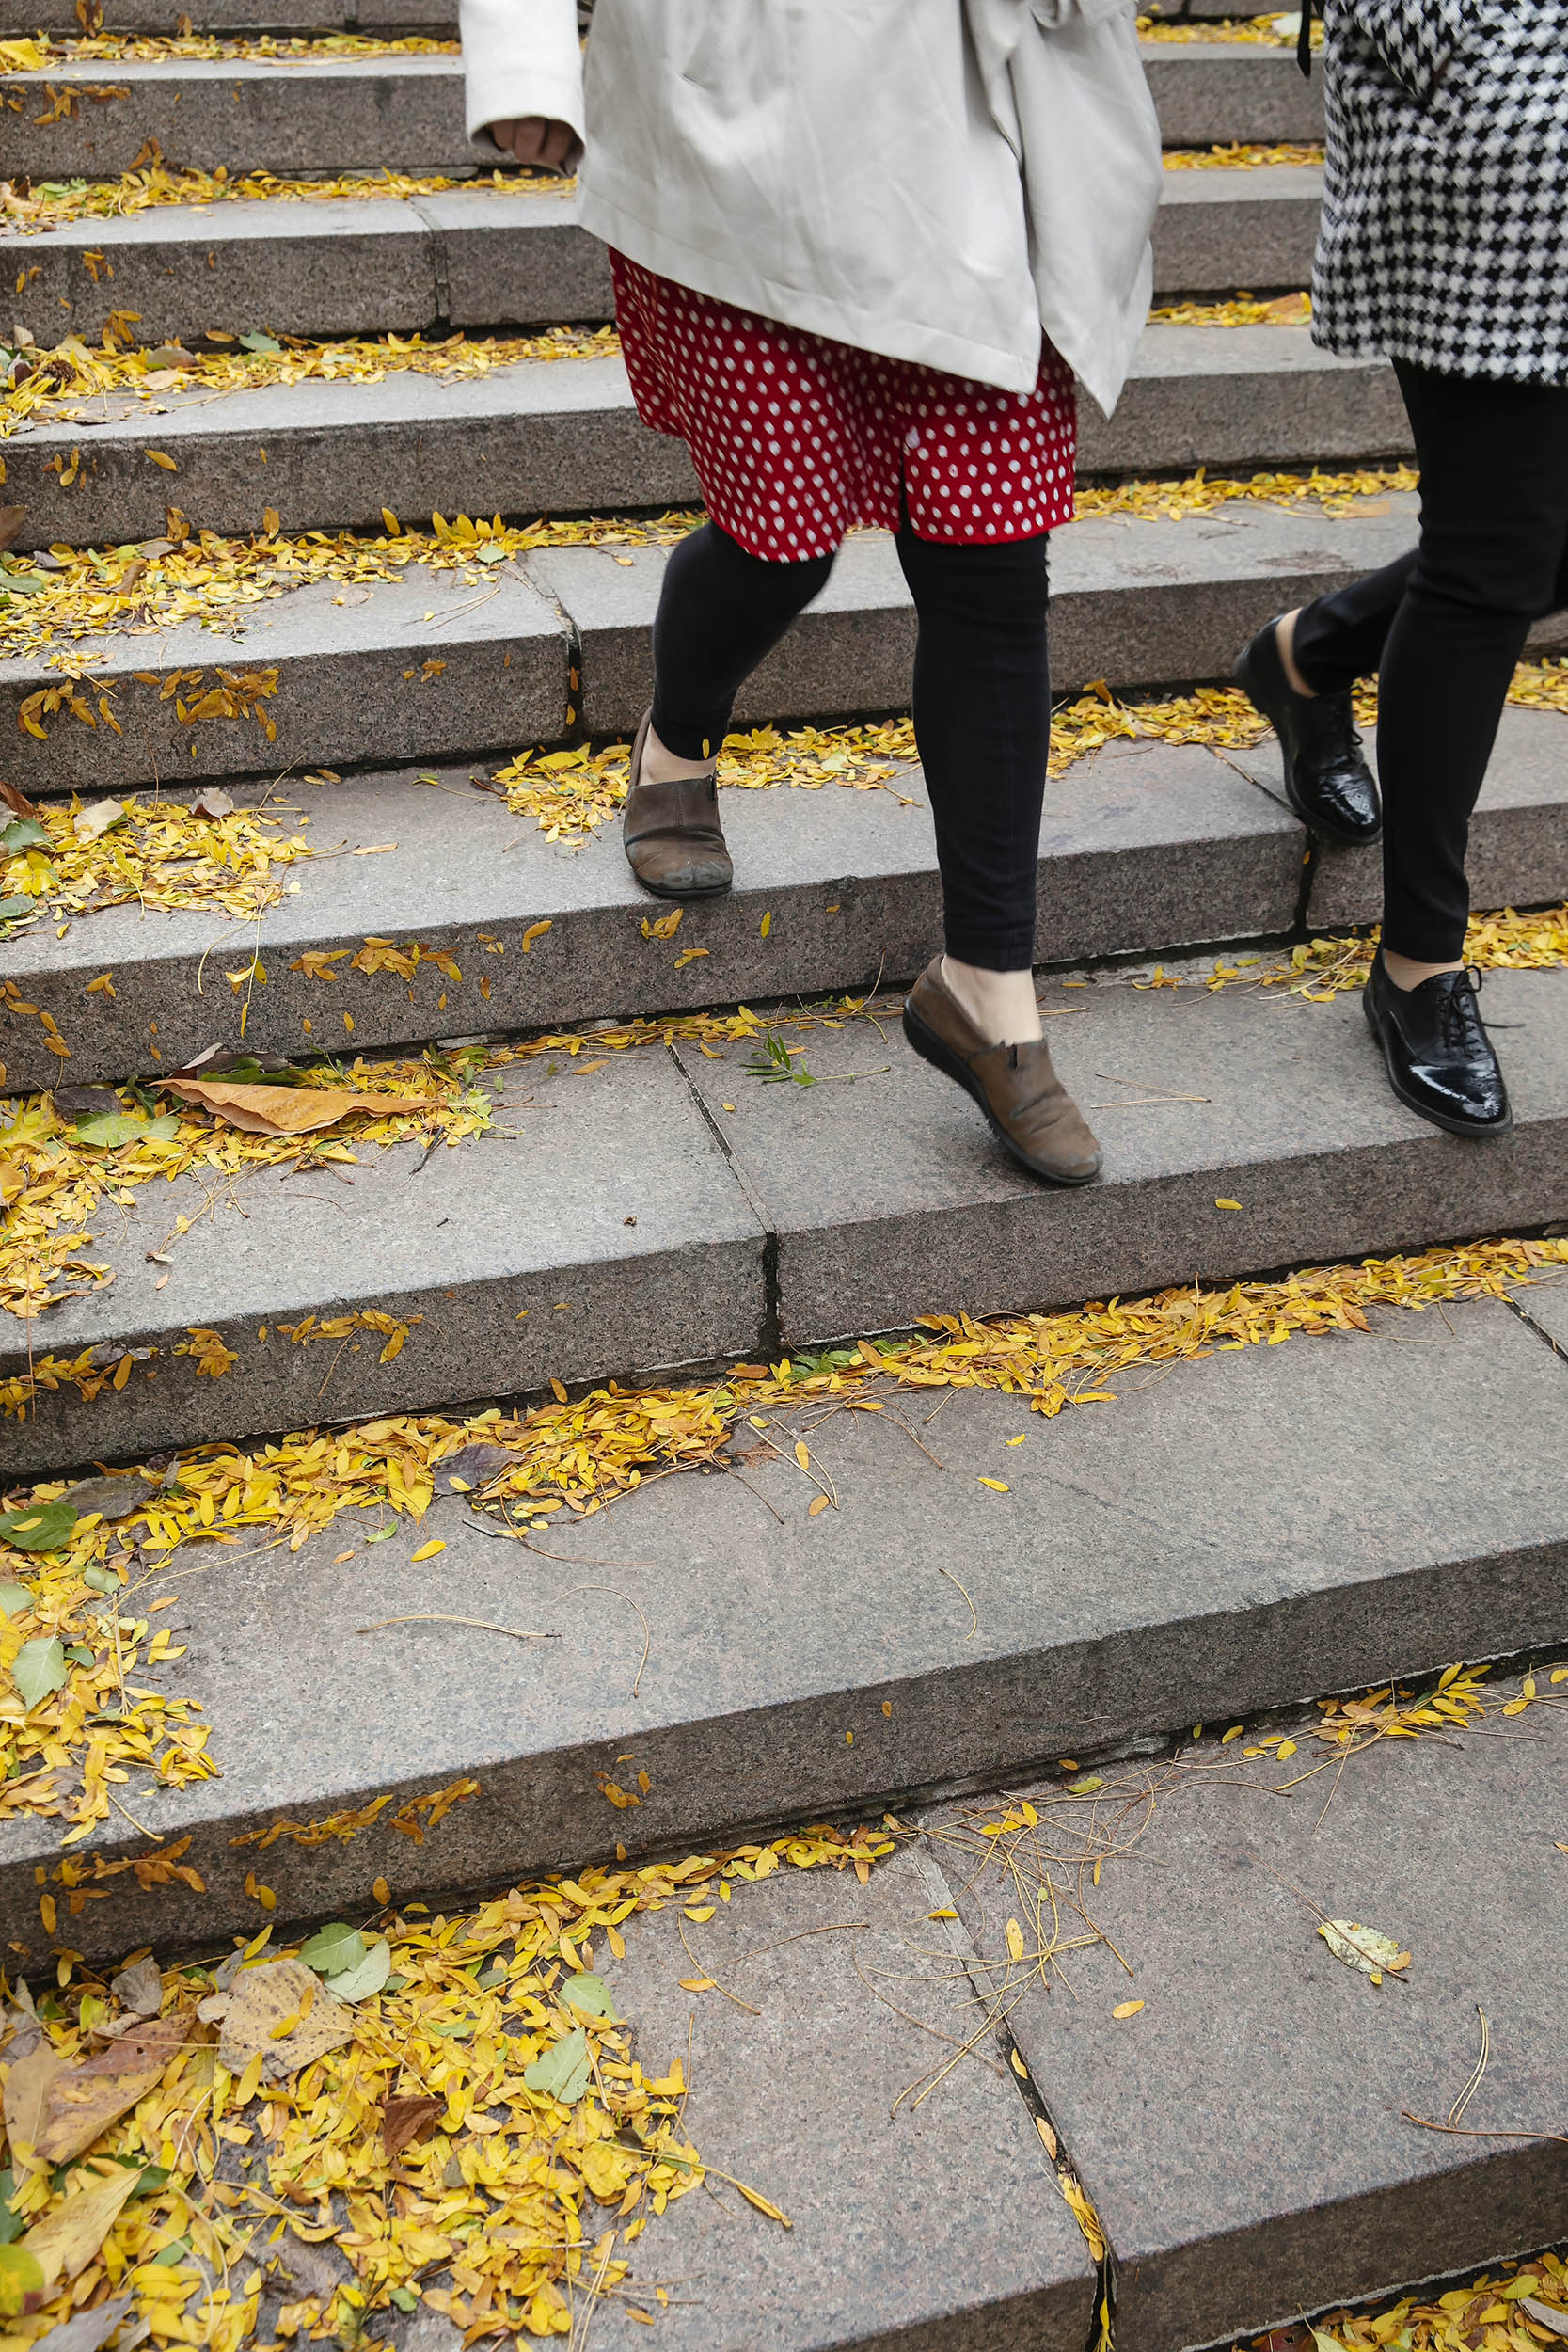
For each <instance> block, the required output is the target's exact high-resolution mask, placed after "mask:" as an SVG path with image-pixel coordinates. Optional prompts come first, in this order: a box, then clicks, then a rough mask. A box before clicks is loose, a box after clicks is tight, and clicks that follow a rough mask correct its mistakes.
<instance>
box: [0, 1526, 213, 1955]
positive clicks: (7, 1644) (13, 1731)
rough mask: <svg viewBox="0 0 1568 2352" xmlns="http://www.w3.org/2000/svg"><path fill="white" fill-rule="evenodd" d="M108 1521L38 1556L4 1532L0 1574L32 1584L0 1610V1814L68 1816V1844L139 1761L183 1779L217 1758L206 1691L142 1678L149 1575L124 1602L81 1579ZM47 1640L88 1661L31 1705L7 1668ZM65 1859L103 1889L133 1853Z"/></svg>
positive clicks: (71, 1879)
mask: <svg viewBox="0 0 1568 2352" xmlns="http://www.w3.org/2000/svg"><path fill="white" fill-rule="evenodd" d="M109 1533H110V1531H109V1530H108V1529H107V1528H106V1527H105V1526H104V1525H103V1520H102V1518H100V1519H99V1520H98V1522H97V1527H96V1530H94V1529H92V1528H84V1530H83V1532H82V1534H81V1535H80V1536H79V1537H78V1538H77V1541H76V1543H75V1544H74V1545H73V1546H72V1549H71V1552H70V1553H69V1554H65V1553H61V1554H45V1555H43V1556H42V1557H41V1558H39V1557H33V1556H30V1555H29V1554H27V1553H24V1552H20V1551H17V1550H14V1549H12V1548H11V1547H10V1546H9V1545H8V1544H6V1543H4V1542H0V1562H3V1563H4V1566H3V1567H0V1581H6V1582H12V1583H17V1584H21V1585H23V1586H24V1589H25V1590H26V1591H27V1593H28V1595H29V1596H30V1597H29V1599H28V1601H27V1604H26V1606H25V1607H24V1608H21V1609H19V1610H18V1611H17V1613H15V1614H14V1615H11V1616H5V1615H0V1770H3V1772H4V1773H5V1774H6V1775H7V1776H6V1777H4V1778H0V1821H7V1820H14V1819H16V1818H17V1816H19V1815H22V1814H27V1815H39V1816H44V1817H54V1818H57V1819H60V1820H66V1821H69V1822H70V1823H71V1825H72V1826H71V1829H70V1830H69V1831H68V1833H67V1835H66V1837H65V1838H64V1840H63V1841H62V1842H63V1843H64V1844H66V1845H71V1844H72V1843H74V1841H75V1840H76V1839H77V1838H78V1837H84V1836H86V1835H87V1831H88V1830H89V1829H90V1828H91V1827H92V1826H93V1824H94V1823H95V1822H97V1821H102V1820H107V1819H108V1814H109V1803H110V1792H111V1789H112V1788H124V1786H125V1783H126V1781H127V1780H128V1778H129V1777H130V1774H131V1773H132V1772H133V1771H135V1772H137V1773H143V1772H150V1773H151V1774H152V1776H153V1778H154V1779H155V1780H156V1781H158V1782H161V1783H162V1784H163V1785H165V1786H166V1787H168V1788H182V1787H184V1786H185V1785H186V1784H187V1783H189V1782H191V1781H197V1780H206V1779H209V1778H211V1777H212V1775H213V1774H214V1772H215V1771H216V1769H217V1768H216V1766H215V1765H214V1764H213V1763H211V1762H210V1761H209V1759H208V1756H207V1753H206V1750H207V1726H206V1724H203V1723H201V1722H200V1721H199V1720H198V1717H199V1713H200V1703H199V1701H198V1700H193V1699H171V1698H166V1697H165V1696H164V1694H163V1693H162V1692H159V1691H156V1690H152V1689H150V1688H149V1687H147V1686H146V1684H145V1683H143V1682H141V1681H139V1680H137V1679H135V1677H138V1676H141V1675H145V1674H146V1672H147V1671H148V1668H147V1663H146V1655H145V1654H146V1649H147V1647H148V1646H149V1629H150V1622H151V1621H150V1619H149V1618H148V1617H146V1616H144V1615H139V1614H138V1613H137V1607H136V1602H137V1597H138V1595H139V1593H140V1591H141V1589H142V1587H143V1586H144V1585H145V1584H146V1582H147V1581H148V1580H147V1578H146V1577H145V1576H144V1577H142V1578H141V1579H140V1580H139V1581H138V1583H137V1584H135V1586H128V1587H127V1588H126V1589H125V1591H124V1594H123V1598H124V1602H125V1606H124V1608H123V1610H121V1608H120V1604H119V1601H118V1600H117V1602H116V1604H115V1607H114V1608H113V1609H112V1610H108V1611H106V1612H105V1605H104V1596H103V1593H102V1592H100V1591H99V1590H98V1589H97V1588H96V1587H95V1586H92V1585H89V1584H87V1582H86V1581H84V1579H83V1575H82V1570H83V1568H84V1567H87V1566H90V1565H93V1562H94V1558H95V1557H96V1556H97V1555H98V1553H99V1551H100V1550H101V1549H107V1547H104V1546H103V1537H104V1536H106V1535H108V1534H109ZM95 1536H96V1539H97V1542H96V1544H95V1541H94V1538H95ZM101 1581H103V1580H102V1579H101ZM153 1638H154V1639H156V1637H155V1636H154V1637H153ZM40 1640H41V1641H50V1640H58V1641H60V1642H62V1643H64V1644H66V1645H68V1647H70V1648H71V1649H73V1650H84V1651H87V1652H88V1653H90V1662H88V1660H87V1659H85V1658H75V1657H73V1658H72V1659H71V1671H70V1678H69V1680H68V1681H67V1682H66V1683H65V1684H64V1685H63V1687H62V1688H61V1689H60V1690H58V1691H56V1692H53V1693H52V1695H50V1696H49V1697H47V1698H44V1699H41V1700H40V1702H39V1703H38V1705H37V1706H35V1707H33V1708H31V1709H29V1708H27V1707H26V1706H25V1705H24V1701H23V1698H22V1695H21V1693H20V1692H18V1691H17V1690H16V1688H15V1686H14V1684H13V1682H12V1678H11V1668H12V1666H13V1665H14V1663H15V1661H16V1656H17V1653H18V1651H19V1650H20V1649H22V1648H23V1646H24V1644H26V1643H28V1642H32V1641H40ZM143 1785H144V1786H145V1783H144V1784H143ZM165 1859H166V1861H177V1860H178V1857H177V1856H175V1857H169V1856H166V1857H165ZM66 1867H67V1869H68V1871H69V1872H70V1875H69V1876H68V1877H67V1878H66V1879H64V1880H63V1882H62V1883H64V1884H66V1885H67V1886H69V1887H71V1888H74V1887H76V1886H77V1885H79V1884H81V1883H83V1882H84V1881H87V1880H92V1881H93V1882H94V1883H97V1884H100V1885H101V1888H102V1891H103V1892H105V1893H106V1892H107V1891H108V1889H107V1887H106V1886H102V1882H103V1881H105V1880H112V1879H113V1878H115V1877H117V1876H119V1875H120V1874H121V1873H123V1872H124V1871H126V1870H127V1869H129V1868H130V1867H131V1865H130V1864H129V1863H125V1862H120V1863H112V1864H105V1863H104V1862H103V1859H102V1857H100V1858H99V1859H98V1860H97V1862H96V1866H95V1867H90V1868H89V1867H87V1866H84V1865H80V1864H71V1865H68V1866H66ZM172 1874H173V1873H172V1869H170V1870H169V1871H168V1872H167V1873H166V1875H169V1876H172ZM144 1883H151V1882H150V1881H145V1880H144ZM198 1891H199V1882H198ZM85 1899H86V1898H84V1900H85ZM72 1908H73V1909H76V1910H80V1908H81V1903H80V1902H75V1903H73V1905H72Z"/></svg>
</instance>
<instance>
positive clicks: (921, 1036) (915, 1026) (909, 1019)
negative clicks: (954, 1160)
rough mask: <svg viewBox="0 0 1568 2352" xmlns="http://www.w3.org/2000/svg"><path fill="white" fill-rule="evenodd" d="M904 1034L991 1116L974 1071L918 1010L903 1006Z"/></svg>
mask: <svg viewBox="0 0 1568 2352" xmlns="http://www.w3.org/2000/svg"><path fill="white" fill-rule="evenodd" d="M904 1035H905V1037H906V1038H907V1039H908V1040H909V1041H910V1044H911V1047H912V1048H913V1050H914V1052H915V1053H917V1054H918V1055H919V1056H920V1058H921V1060H922V1061H927V1062H929V1063H930V1065H931V1068H932V1069H933V1070H940V1071H941V1072H942V1076H943V1077H944V1078H956V1079H957V1080H958V1084H959V1086H961V1087H962V1088H963V1090H964V1092H965V1093H966V1094H969V1095H972V1096H973V1097H974V1101H975V1102H976V1103H978V1104H979V1105H980V1107H981V1109H982V1110H984V1111H985V1112H986V1113H987V1115H988V1116H989V1115H990V1104H988V1103H987V1101H986V1098H985V1094H984V1091H983V1090H982V1089H981V1087H980V1084H979V1082H978V1080H977V1079H976V1078H975V1076H974V1073H973V1071H971V1070H970V1069H969V1068H968V1066H967V1065H966V1064H965V1063H964V1062H962V1061H960V1060H959V1058H958V1055H957V1054H955V1053H954V1052H953V1050H952V1048H951V1047H950V1046H947V1045H944V1044H943V1043H942V1040H941V1038H940V1037H938V1035H937V1034H936V1031H935V1030H934V1029H928V1028H927V1025H926V1024H925V1022H924V1021H922V1019H921V1018H920V1015H919V1014H918V1013H917V1012H913V1011H911V1009H910V1007H909V1006H908V1005H907V1004H906V1005H905V1007H904Z"/></svg>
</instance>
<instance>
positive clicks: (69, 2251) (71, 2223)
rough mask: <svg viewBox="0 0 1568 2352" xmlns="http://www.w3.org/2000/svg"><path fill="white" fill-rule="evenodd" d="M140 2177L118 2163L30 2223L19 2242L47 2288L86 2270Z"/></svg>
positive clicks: (138, 2171) (133, 2169) (135, 2169)
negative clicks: (42, 2217)
mask: <svg viewBox="0 0 1568 2352" xmlns="http://www.w3.org/2000/svg"><path fill="white" fill-rule="evenodd" d="M140 2179H141V2167H140V2166H139V2165H126V2164H117V2165H115V2166H114V2167H113V2168H112V2169H111V2170H110V2171H109V2172H107V2173H103V2174H93V2175H92V2176H90V2178H89V2180H88V2182H87V2185H85V2186H83V2187H81V2188H78V2189H73V2190H72V2191H71V2195H70V2196H69V2197H68V2198H67V2199H66V2201H65V2203H64V2204H63V2205H61V2206H60V2207H59V2209H58V2210H57V2212H55V2213H52V2214H50V2215H49V2216H48V2217H47V2218H46V2219H45V2220H42V2221H39V2222H35V2223H34V2225H33V2227H32V2228H31V2229H30V2230H29V2231H28V2233H27V2234H26V2236H25V2237H24V2239H23V2240H22V2243H23V2245H24V2247H25V2248H26V2249H27V2251H28V2253H29V2254H31V2255H32V2257H33V2260H34V2261H35V2262H36V2263H37V2264H38V2266H39V2268H40V2270H41V2271H42V2273H43V2277H44V2283H45V2285H46V2286H48V2287H54V2286H56V2285H57V2284H58V2283H59V2281H60V2280H62V2279H74V2278H75V2276H76V2274H77V2272H78V2271H81V2270H85V2269H86V2268H87V2265H88V2263H90V2262H91V2260H92V2258H93V2256H94V2255H95V2254H96V2253H97V2251H98V2249H99V2248H100V2247H101V2246H102V2245H103V2240H104V2239H105V2238H106V2237H107V2236H108V2234H109V2232H110V2231H111V2230H112V2229H113V2228H114V2226H115V2223H116V2221H117V2220H118V2219H119V2209H120V2207H121V2205H123V2204H124V2202H125V2201H126V2199H127V2198H128V2197H129V2196H130V2195H131V2193H132V2191H133V2189H135V2186H136V2185H137V2183H138V2182H139V2181H140Z"/></svg>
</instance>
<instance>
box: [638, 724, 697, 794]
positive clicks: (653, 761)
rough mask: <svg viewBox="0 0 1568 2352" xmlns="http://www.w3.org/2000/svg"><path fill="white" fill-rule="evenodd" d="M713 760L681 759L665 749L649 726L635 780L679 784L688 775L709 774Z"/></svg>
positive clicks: (643, 782) (642, 782)
mask: <svg viewBox="0 0 1568 2352" xmlns="http://www.w3.org/2000/svg"><path fill="white" fill-rule="evenodd" d="M713 771H714V762H713V760H712V758H711V757H709V758H707V759H682V758H681V757H680V756H679V755H678V754H676V753H674V752H672V751H667V750H666V749H665V747H664V745H663V744H662V743H661V742H660V741H659V739H658V737H657V735H656V734H655V733H654V730H653V728H652V727H651V726H650V727H649V729H648V739H647V741H646V742H645V743H644V744H643V746H642V767H641V773H640V774H639V775H638V777H637V779H636V781H637V782H638V783H639V784H679V783H681V782H682V781H683V780H684V779H686V778H687V777H689V776H711V775H712V773H713Z"/></svg>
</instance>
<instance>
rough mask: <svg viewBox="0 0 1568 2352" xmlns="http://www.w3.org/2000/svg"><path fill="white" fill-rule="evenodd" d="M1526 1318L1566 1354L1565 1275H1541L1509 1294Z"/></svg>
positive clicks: (1567, 1293)
mask: <svg viewBox="0 0 1568 2352" xmlns="http://www.w3.org/2000/svg"><path fill="white" fill-rule="evenodd" d="M1513 1295H1514V1298H1515V1299H1516V1300H1517V1302H1518V1304H1519V1305H1520V1306H1521V1307H1522V1308H1523V1309H1524V1311H1525V1313H1526V1314H1527V1315H1528V1317H1529V1319H1530V1321H1531V1322H1532V1323H1533V1324H1535V1325H1536V1326H1537V1327H1538V1328H1539V1329H1540V1330H1542V1331H1544V1333H1545V1335H1546V1337H1547V1338H1548V1339H1549V1340H1550V1341H1551V1343H1552V1345H1553V1346H1554V1347H1556V1348H1559V1349H1560V1350H1561V1352H1562V1353H1563V1355H1564V1356H1568V1279H1565V1278H1564V1277H1563V1276H1562V1275H1557V1276H1555V1277H1543V1279H1541V1280H1540V1281H1538V1282H1531V1283H1529V1284H1528V1285H1526V1286H1524V1287H1522V1288H1521V1289H1519V1290H1517V1291H1515V1292H1514V1294H1513Z"/></svg>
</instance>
